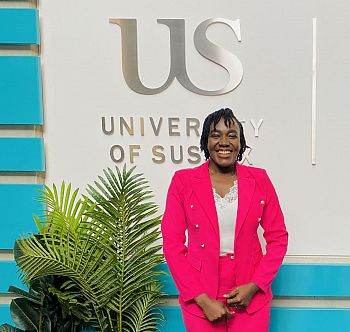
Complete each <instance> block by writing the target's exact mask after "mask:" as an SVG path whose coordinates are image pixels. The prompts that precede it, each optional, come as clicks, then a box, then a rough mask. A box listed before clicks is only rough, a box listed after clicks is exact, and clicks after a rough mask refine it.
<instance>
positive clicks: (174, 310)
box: [160, 307, 200, 332]
mask: <svg viewBox="0 0 350 332" xmlns="http://www.w3.org/2000/svg"><path fill="white" fill-rule="evenodd" d="M161 309H162V311H163V313H164V316H165V318H166V321H165V322H161V328H160V330H161V331H162V332H182V331H183V332H186V329H185V325H184V323H183V320H182V315H181V310H180V307H161ZM198 332H200V331H198Z"/></svg>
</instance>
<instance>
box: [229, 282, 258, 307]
mask: <svg viewBox="0 0 350 332" xmlns="http://www.w3.org/2000/svg"><path fill="white" fill-rule="evenodd" d="M258 290H259V287H258V286H257V285H256V284H254V283H253V282H250V283H248V284H245V285H241V286H238V287H236V288H235V289H233V290H232V291H231V292H229V293H228V294H226V295H224V297H226V298H227V305H228V306H233V307H247V306H248V305H249V303H250V301H251V299H252V297H253V296H254V294H255V293H256V292H257V291H258Z"/></svg>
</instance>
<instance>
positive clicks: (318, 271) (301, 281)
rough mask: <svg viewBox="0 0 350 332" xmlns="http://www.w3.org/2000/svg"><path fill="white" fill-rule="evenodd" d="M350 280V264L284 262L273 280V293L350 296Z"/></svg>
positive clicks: (280, 294) (284, 294)
mask: <svg viewBox="0 0 350 332" xmlns="http://www.w3.org/2000/svg"><path fill="white" fill-rule="evenodd" d="M349 280H350V265H345V264H284V265H282V266H281V269H280V271H279V272H278V274H277V276H276V278H275V280H274V282H273V293H274V294H275V295H278V296H350V282H349ZM349 331H350V329H349Z"/></svg>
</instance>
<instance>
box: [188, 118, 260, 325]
mask: <svg viewBox="0 0 350 332" xmlns="http://www.w3.org/2000/svg"><path fill="white" fill-rule="evenodd" d="M239 137H240V136H239V127H238V125H237V124H236V123H234V124H231V125H230V126H229V127H227V126H226V125H225V122H224V119H223V118H222V119H220V121H219V122H218V124H217V125H216V126H215V128H214V125H211V127H210V132H209V137H208V145H207V147H208V151H209V155H210V162H209V174H210V180H211V183H212V186H213V187H214V188H215V191H216V192H217V193H218V194H219V195H220V196H221V197H224V196H225V194H226V193H228V192H229V190H230V188H231V187H232V186H233V184H234V181H235V180H236V179H237V173H236V160H237V156H238V153H239V150H240V147H241V145H240V139H239ZM258 290H259V287H258V286H257V285H256V284H254V283H253V282H250V283H248V284H244V285H240V286H238V287H236V288H235V289H233V290H232V291H231V292H229V293H228V294H225V295H224V296H225V297H226V298H227V305H228V306H226V305H225V304H224V303H222V302H220V301H217V300H216V299H213V298H211V297H209V296H208V295H207V294H206V293H202V294H200V295H199V296H197V297H195V298H194V300H195V302H196V303H197V304H198V305H199V306H200V308H201V309H202V310H203V313H204V315H205V316H206V317H207V319H208V320H209V321H211V322H213V321H216V320H220V319H225V318H231V317H232V314H234V310H232V307H233V308H238V309H239V308H243V307H246V306H248V305H249V303H250V301H251V299H252V297H253V296H254V294H255V293H256V292H257V291H258ZM228 307H229V308H228Z"/></svg>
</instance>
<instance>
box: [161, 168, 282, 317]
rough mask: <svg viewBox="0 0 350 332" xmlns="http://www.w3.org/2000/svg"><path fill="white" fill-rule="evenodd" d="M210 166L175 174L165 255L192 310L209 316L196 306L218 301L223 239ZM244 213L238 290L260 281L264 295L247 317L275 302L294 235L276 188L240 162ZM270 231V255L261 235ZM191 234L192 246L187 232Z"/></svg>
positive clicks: (239, 224) (238, 232) (239, 227)
mask: <svg viewBox="0 0 350 332" xmlns="http://www.w3.org/2000/svg"><path fill="white" fill-rule="evenodd" d="M208 163H209V162H205V163H204V164H202V165H200V166H198V167H196V168H193V169H184V170H180V171H177V172H175V174H174V176H173V178H172V181H171V184H170V187H169V190H168V195H167V201H166V208H165V212H164V216H163V220H162V235H163V251H164V256H165V259H166V261H167V263H168V266H169V269H170V272H171V274H172V277H173V279H174V281H175V284H176V286H177V288H178V290H179V295H180V296H179V302H180V304H181V306H182V307H183V308H184V309H186V310H187V311H189V312H191V313H193V314H195V315H199V316H202V317H204V315H203V312H202V310H201V309H200V308H199V307H198V305H197V304H196V303H195V302H194V301H193V298H194V297H196V296H197V295H199V294H202V293H207V294H208V295H209V296H210V297H212V298H216V296H217V291H218V264H219V255H220V240H219V228H218V218H217V214H216V207H215V202H214V197H213V191H212V186H211V181H210V176H209V171H208ZM237 179H238V211H237V218H236V229H235V241H234V248H233V251H234V254H235V270H236V271H235V273H236V283H237V285H242V284H246V283H248V282H251V281H252V282H254V283H255V284H256V285H258V286H259V288H260V290H259V291H258V292H257V293H256V294H255V295H254V297H253V298H252V300H251V302H250V304H249V306H248V307H247V312H248V313H252V312H255V311H257V310H259V309H260V308H261V307H263V306H264V305H265V304H266V303H267V302H268V301H270V300H271V299H272V292H271V282H272V280H273V278H274V277H275V275H276V273H277V271H278V269H279V267H280V265H281V263H282V260H283V257H284V255H285V253H286V250H287V243H288V233H287V230H286V227H285V224H284V218H283V214H282V211H281V208H280V205H279V202H278V197H277V195H276V192H275V190H274V187H273V185H272V183H271V181H270V179H269V177H268V176H267V174H266V171H265V170H263V169H260V168H255V167H249V166H244V165H240V164H238V163H237ZM259 224H260V225H261V226H262V228H263V229H264V238H265V240H266V244H267V245H266V254H265V255H264V256H263V254H262V250H261V245H260V241H259V239H258V235H257V228H258V226H259ZM186 230H187V231H188V243H187V245H186V244H185V242H186V236H185V231H186Z"/></svg>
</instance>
